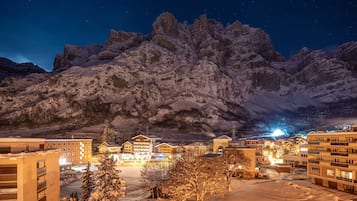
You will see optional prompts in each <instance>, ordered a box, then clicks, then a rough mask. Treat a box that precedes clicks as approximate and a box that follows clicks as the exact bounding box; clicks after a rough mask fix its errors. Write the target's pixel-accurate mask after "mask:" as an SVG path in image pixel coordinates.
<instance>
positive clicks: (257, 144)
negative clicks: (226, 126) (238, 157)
mask: <svg viewBox="0 0 357 201" xmlns="http://www.w3.org/2000/svg"><path fill="white" fill-rule="evenodd" d="M232 145H233V146H241V147H251V148H255V151H256V153H255V156H256V162H257V163H260V164H265V163H267V161H268V158H267V157H265V156H264V155H263V147H264V140H263V139H247V138H240V139H239V140H238V142H234V143H232Z"/></svg>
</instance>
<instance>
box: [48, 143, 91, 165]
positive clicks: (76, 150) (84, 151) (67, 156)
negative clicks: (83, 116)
mask: <svg viewBox="0 0 357 201" xmlns="http://www.w3.org/2000/svg"><path fill="white" fill-rule="evenodd" d="M45 148H46V149H59V150H60V153H61V155H60V164H61V165H64V164H82V163H88V162H90V161H91V159H92V139H45Z"/></svg>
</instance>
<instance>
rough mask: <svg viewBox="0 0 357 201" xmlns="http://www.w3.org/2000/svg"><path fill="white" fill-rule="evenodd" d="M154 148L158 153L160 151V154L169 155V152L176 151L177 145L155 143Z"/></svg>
mask: <svg viewBox="0 0 357 201" xmlns="http://www.w3.org/2000/svg"><path fill="white" fill-rule="evenodd" d="M156 149H157V152H158V153H162V154H168V155H170V154H176V153H177V146H176V145H172V144H169V143H160V144H158V145H156Z"/></svg>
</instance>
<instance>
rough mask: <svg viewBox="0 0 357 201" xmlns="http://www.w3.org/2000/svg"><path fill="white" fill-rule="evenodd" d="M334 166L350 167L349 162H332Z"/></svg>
mask: <svg viewBox="0 0 357 201" xmlns="http://www.w3.org/2000/svg"><path fill="white" fill-rule="evenodd" d="M331 165H332V166H339V167H348V163H340V162H331Z"/></svg>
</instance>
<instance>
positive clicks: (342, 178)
mask: <svg viewBox="0 0 357 201" xmlns="http://www.w3.org/2000/svg"><path fill="white" fill-rule="evenodd" d="M336 179H338V180H342V181H347V182H352V179H349V178H344V177H336ZM355 181H356V180H355Z"/></svg>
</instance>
